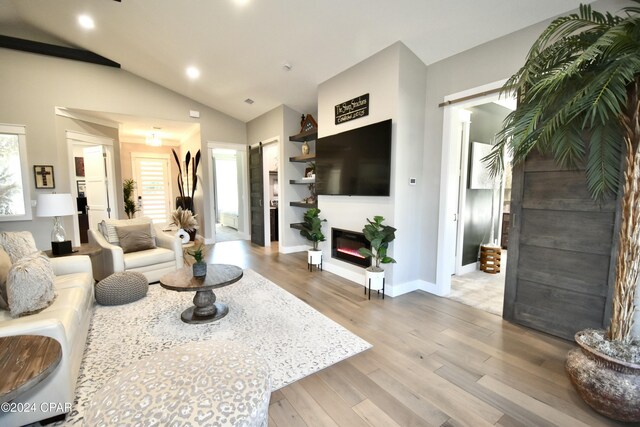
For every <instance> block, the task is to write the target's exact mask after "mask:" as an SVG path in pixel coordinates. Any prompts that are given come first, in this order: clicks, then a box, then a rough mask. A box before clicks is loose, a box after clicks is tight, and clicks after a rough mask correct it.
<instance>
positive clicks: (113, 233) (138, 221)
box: [89, 218, 184, 283]
mask: <svg viewBox="0 0 640 427" xmlns="http://www.w3.org/2000/svg"><path fill="white" fill-rule="evenodd" d="M142 224H147V225H149V226H150V229H149V228H147V229H146V230H150V231H151V240H152V241H153V243H152V246H155V247H150V248H145V247H144V245H142V249H141V248H140V247H139V245H138V243H139V242H140V241H144V240H145V238H144V236H143V237H142V238H141V237H140V236H139V234H136V233H135V232H138V231H139V230H135V229H136V227H139V226H141V225H142ZM129 229H134V231H135V232H130V233H127V231H128V230H129ZM147 233H148V231H147ZM127 234H128V235H127ZM146 237H147V238H148V237H149V236H148V235H147V236H146ZM121 238H122V239H123V241H122V242H121V241H120V239H121ZM127 238H128V241H127V240H126V239H127ZM132 240H133V246H134V247H133V248H132ZM89 243H92V244H94V245H97V246H99V247H101V248H102V253H101V254H100V256H99V262H94V263H93V276H94V278H95V279H96V280H102V279H103V278H105V277H107V276H109V275H110V274H112V273H116V272H120V271H137V272H139V273H142V274H144V275H145V276H146V277H147V279H148V280H149V282H150V283H151V282H157V281H158V280H160V277H162V276H163V275H164V274H166V273H169V272H171V271H175V270H176V269H178V268H182V266H183V265H184V258H183V256H184V255H183V253H182V243H181V241H180V239H179V238H178V237H176V236H172V235H168V234H165V233H163V232H162V230H160V228H159V227H156V226H155V225H153V223H152V222H151V220H150V219H149V218H135V219H130V220H113V219H107V220H104V221H103V222H102V223H100V230H93V229H91V230H89ZM135 246H138V247H135ZM131 249H134V250H133V251H131ZM128 250H129V251H128Z"/></svg>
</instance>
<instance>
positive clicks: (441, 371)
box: [208, 241, 622, 427]
mask: <svg viewBox="0 0 640 427" xmlns="http://www.w3.org/2000/svg"><path fill="white" fill-rule="evenodd" d="M208 257H209V260H210V262H225V263H233V264H236V265H239V266H241V267H243V268H251V269H253V270H255V271H257V272H258V273H260V274H262V275H263V276H265V277H267V278H268V279H270V280H271V281H273V282H274V283H276V284H278V285H279V286H281V287H282V288H284V289H286V290H287V291H289V292H290V293H292V294H293V295H295V296H297V297H298V298H300V299H301V300H303V301H305V302H306V303H307V304H309V305H311V306H312V307H314V308H315V309H317V310H318V311H320V312H321V313H323V314H324V315H326V316H328V317H330V318H331V319H333V320H334V321H336V322H338V323H340V324H341V325H343V326H344V327H345V328H347V329H349V330H351V331H352V332H354V333H355V334H357V335H359V336H360V337H362V338H364V339H365V340H367V341H369V342H370V343H371V344H373V348H372V349H370V350H367V351H365V352H363V353H360V354H358V355H356V356H354V357H352V358H350V359H347V360H345V361H343V362H340V363H338V364H336V365H333V366H330V367H328V368H326V369H324V370H322V371H320V372H318V373H316V374H314V375H311V376H309V377H307V378H304V379H302V380H300V381H297V382H295V383H293V384H291V385H289V386H287V387H284V388H282V389H280V390H278V391H276V392H274V393H273V394H272V395H271V404H270V408H269V424H270V426H272V427H274V426H278V427H284V426H349V427H351V426H423V425H424V426H474V427H475V426H489V425H496V426H505V427H506V426H571V427H573V426H584V425H590V426H606V425H622V424H617V423H615V422H612V421H609V420H607V419H606V418H604V417H601V416H600V415H598V414H597V413H595V412H594V411H592V410H591V409H590V408H589V407H588V406H587V405H586V404H584V403H583V402H582V400H581V399H580V398H579V397H578V395H577V394H576V392H575V391H574V390H573V388H572V386H571V384H570V383H569V380H568V379H567V376H566V375H565V372H564V361H565V356H566V354H567V351H568V350H569V349H571V348H572V347H573V345H572V344H571V343H570V342H568V341H564V340H561V339H557V338H554V337H551V336H548V335H545V334H542V333H537V332H535V331H532V330H530V329H527V328H524V327H520V326H517V325H513V324H511V323H508V322H506V321H503V320H502V319H501V318H500V317H498V316H496V315H493V314H489V313H486V312H483V311H480V310H478V309H475V308H472V307H469V306H466V305H463V304H460V303H458V302H455V301H452V300H449V299H446V298H440V297H437V296H434V295H431V294H428V293H425V292H422V291H416V292H412V293H410V294H405V295H402V296H400V297H396V298H389V297H387V298H386V299H385V300H382V299H378V298H373V296H372V299H371V301H368V300H367V299H366V298H365V296H364V294H363V290H364V289H363V287H362V286H359V285H356V284H354V283H353V282H350V281H348V280H346V279H342V278H340V277H338V276H336V275H334V274H331V273H328V272H326V271H325V272H316V271H314V272H313V273H309V272H308V271H307V265H306V254H305V253H298V254H290V255H283V254H279V253H277V247H274V248H271V249H265V248H260V247H258V246H254V245H251V244H250V243H248V242H244V241H238V242H223V243H218V244H217V245H215V246H214V247H213V248H211V250H210V253H209V254H208ZM396 268H402V267H401V264H398V265H397V267H396Z"/></svg>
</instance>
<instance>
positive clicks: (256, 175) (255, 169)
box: [249, 143, 265, 246]
mask: <svg viewBox="0 0 640 427" xmlns="http://www.w3.org/2000/svg"><path fill="white" fill-rule="evenodd" d="M263 174H264V172H263V170H262V143H260V145H258V146H257V147H250V148H249V186H250V190H249V191H250V193H251V242H252V243H255V244H256V245H260V246H264V245H265V241H264V185H263Z"/></svg>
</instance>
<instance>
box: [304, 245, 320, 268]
mask: <svg viewBox="0 0 640 427" xmlns="http://www.w3.org/2000/svg"><path fill="white" fill-rule="evenodd" d="M314 265H315V266H316V268H317V269H318V270H320V271H322V251H313V250H309V251H307V268H308V269H309V271H310V272H311V271H313V266H314Z"/></svg>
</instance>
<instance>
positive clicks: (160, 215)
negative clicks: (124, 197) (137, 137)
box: [131, 152, 174, 227]
mask: <svg viewBox="0 0 640 427" xmlns="http://www.w3.org/2000/svg"><path fill="white" fill-rule="evenodd" d="M169 162H170V160H169V155H168V154H164V153H145V152H133V153H131V169H132V172H133V180H134V182H135V187H134V188H135V195H134V197H135V200H137V201H138V209H139V211H138V215H139V216H144V217H148V218H151V219H152V221H153V222H154V224H156V225H158V226H160V227H164V226H166V225H167V223H168V219H169V217H170V215H171V212H172V211H173V206H172V201H173V200H174V198H173V194H172V191H171V184H170V176H169V171H170V163H169Z"/></svg>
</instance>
